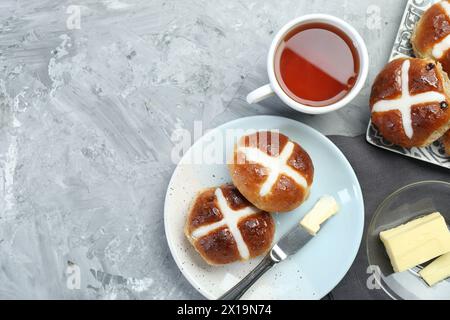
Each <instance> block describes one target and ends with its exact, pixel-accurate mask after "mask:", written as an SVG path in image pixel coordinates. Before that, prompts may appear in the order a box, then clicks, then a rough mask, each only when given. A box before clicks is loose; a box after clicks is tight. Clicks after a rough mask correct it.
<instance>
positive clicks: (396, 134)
mask: <svg viewBox="0 0 450 320" xmlns="http://www.w3.org/2000/svg"><path fill="white" fill-rule="evenodd" d="M449 93H450V86H449V79H448V77H447V74H446V73H445V72H443V71H442V68H441V65H440V64H439V63H436V62H434V61H433V60H431V59H413V58H400V59H397V60H394V61H392V62H390V63H389V64H388V65H387V66H386V67H385V68H384V69H383V70H382V71H381V72H380V74H379V75H378V76H377V78H376V79H375V82H374V84H373V86H372V93H371V97H370V109H371V113H372V122H373V124H374V125H375V126H376V127H377V128H378V130H379V131H380V133H381V134H382V135H383V137H384V138H386V139H387V140H389V141H390V142H392V143H394V144H396V145H399V146H402V147H406V148H411V147H423V146H427V145H429V144H431V143H432V142H434V141H436V140H438V139H439V138H440V137H442V136H443V135H444V133H445V132H446V131H447V130H449V129H450V108H449V103H450V102H449V101H450V100H449Z"/></svg>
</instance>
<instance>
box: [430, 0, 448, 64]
mask: <svg viewBox="0 0 450 320" xmlns="http://www.w3.org/2000/svg"><path fill="white" fill-rule="evenodd" d="M440 6H441V7H442V9H444V11H445V13H446V15H447V17H450V4H449V3H448V2H447V1H442V2H441V3H440ZM448 49H450V34H449V35H447V36H446V37H445V38H444V39H442V40H441V41H440V42H438V43H436V44H435V45H434V47H433V51H432V54H433V57H434V58H435V59H440V58H442V56H443V55H444V53H445V52H446V51H447V50H448Z"/></svg>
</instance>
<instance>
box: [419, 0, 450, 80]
mask: <svg viewBox="0 0 450 320" xmlns="http://www.w3.org/2000/svg"><path fill="white" fill-rule="evenodd" d="M411 43H412V46H413V49H414V53H415V55H416V57H418V58H430V59H434V60H436V61H439V62H440V63H441V64H442V67H443V70H444V71H446V72H450V51H449V49H450V2H449V1H446V0H444V1H440V2H438V3H436V4H434V5H433V6H431V7H430V8H429V9H428V10H427V11H425V13H424V14H423V15H422V17H421V18H420V20H419V22H418V23H417V25H416V28H415V29H414V33H413V35H412V37H411Z"/></svg>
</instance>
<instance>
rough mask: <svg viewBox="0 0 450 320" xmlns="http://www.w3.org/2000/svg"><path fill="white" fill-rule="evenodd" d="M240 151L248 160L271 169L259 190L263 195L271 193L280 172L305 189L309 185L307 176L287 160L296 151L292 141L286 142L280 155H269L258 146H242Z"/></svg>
mask: <svg viewBox="0 0 450 320" xmlns="http://www.w3.org/2000/svg"><path fill="white" fill-rule="evenodd" d="M239 151H241V152H242V153H243V154H244V155H245V158H246V160H248V161H250V162H254V163H258V164H260V165H262V166H264V167H266V168H267V169H268V170H269V176H268V177H267V179H266V181H264V184H263V185H262V186H261V189H260V190H259V194H260V195H261V196H262V197H264V196H265V195H267V194H268V193H270V190H272V187H273V186H274V184H275V183H276V182H277V180H278V176H279V175H280V174H283V175H285V176H288V177H289V178H291V179H292V180H294V181H295V182H296V183H297V184H299V185H300V186H302V187H304V188H305V189H306V188H307V187H308V183H307V182H306V179H305V177H303V176H302V175H301V174H299V173H298V172H297V171H295V170H294V169H292V168H291V167H290V166H289V165H287V161H288V160H289V158H290V157H291V155H292V152H293V151H294V144H293V143H292V142H290V141H289V142H288V143H287V144H286V146H285V147H284V148H283V151H282V152H281V153H280V155H279V156H278V157H272V156H269V155H268V154H267V153H265V152H263V151H261V150H260V149H258V148H251V147H241V148H239Z"/></svg>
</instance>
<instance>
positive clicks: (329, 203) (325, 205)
mask: <svg viewBox="0 0 450 320" xmlns="http://www.w3.org/2000/svg"><path fill="white" fill-rule="evenodd" d="M338 211H339V205H338V204H337V202H336V200H335V199H334V198H333V197H332V196H323V197H322V198H320V199H319V201H318V202H317V203H316V204H315V205H314V207H313V208H312V209H311V211H309V212H308V213H307V214H306V216H305V217H304V218H303V219H302V221H300V225H301V226H302V227H303V228H304V229H306V230H307V231H308V232H309V233H310V234H312V235H316V234H317V232H319V230H320V225H321V224H322V223H324V222H325V221H327V220H328V219H329V218H330V217H331V216H333V215H335V214H336V213H337V212H338Z"/></svg>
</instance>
